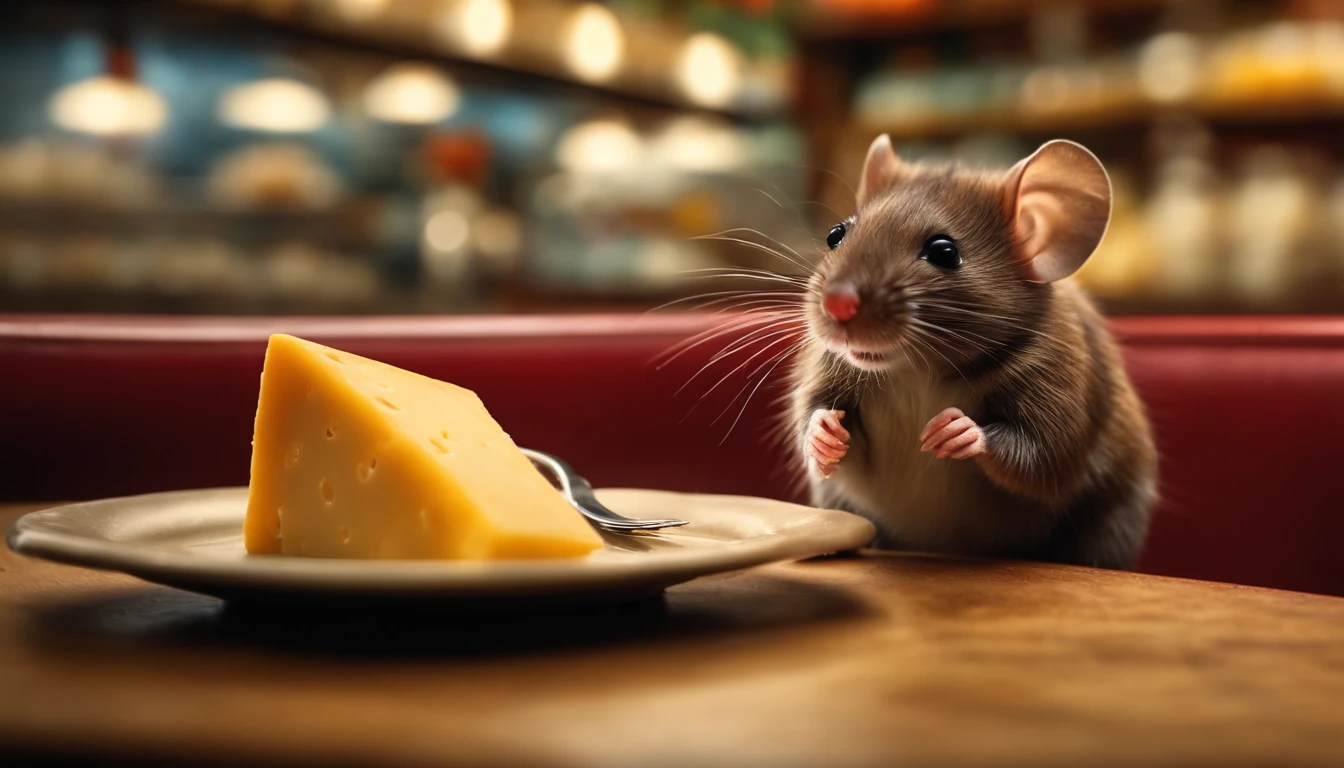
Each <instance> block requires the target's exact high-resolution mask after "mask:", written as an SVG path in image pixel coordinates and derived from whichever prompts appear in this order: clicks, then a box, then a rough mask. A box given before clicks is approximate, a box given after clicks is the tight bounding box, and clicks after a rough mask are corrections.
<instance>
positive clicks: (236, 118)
mask: <svg viewBox="0 0 1344 768" xmlns="http://www.w3.org/2000/svg"><path fill="white" fill-rule="evenodd" d="M330 114H331V107H330V106H328V104H327V99H326V97H325V96H323V95H322V94H321V93H320V92H319V91H318V90H317V89H316V88H313V87H312V86H310V85H305V84H303V83H300V82H298V81H297V80H284V79H280V78H273V79H269V80H257V81H255V82H251V83H246V84H244V85H239V86H237V87H234V88H231V89H230V90H229V91H227V92H226V93H225V94H224V96H223V98H222V99H220V102H219V119H220V120H221V121H223V122H224V123H225V124H227V125H231V126H233V127H235V128H244V129H247V130H253V131H268V132H271V133H304V132H308V131H315V130H317V129H318V128H321V127H322V125H323V124H324V123H326V122H327V117H328V116H329V115H330Z"/></svg>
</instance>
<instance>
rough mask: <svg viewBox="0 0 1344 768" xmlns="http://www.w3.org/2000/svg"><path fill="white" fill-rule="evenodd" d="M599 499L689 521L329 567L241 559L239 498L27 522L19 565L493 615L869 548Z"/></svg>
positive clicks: (834, 522) (860, 522) (773, 515)
mask: <svg viewBox="0 0 1344 768" xmlns="http://www.w3.org/2000/svg"><path fill="white" fill-rule="evenodd" d="M598 497H599V498H600V499H601V501H602V502H603V503H604V504H606V505H607V506H609V507H611V508H612V509H613V510H615V511H617V512H619V513H621V514H624V515H626V516H628V517H634V518H641V519H651V518H667V517H675V518H681V519H683V520H690V521H691V523H690V524H689V525H687V526H685V527H682V528H673V529H668V530H666V531H663V532H659V533H656V534H652V535H650V534H641V535H637V536H628V535H610V536H607V537H606V546H605V547H604V548H603V549H600V550H598V551H596V552H594V553H592V554H591V555H589V556H587V557H584V558H577V559H573V560H568V559H567V560H511V561H490V562H460V561H442V560H438V561H423V560H421V561H414V560H336V559H318V558H300V557H283V556H278V555H249V554H247V553H246V552H245V551H244V550H243V541H242V525H243V515H244V510H245V509H246V505H247V489H246V488H220V489H209V490H199V491H178V492H172V493H156V494H150V495H145V496H131V497H127V498H119V499H105V500H102V501H92V502H85V503H80V504H72V505H69V506H64V507H57V508H55V509H48V510H44V511H41V512H33V513H31V514H28V515H24V516H23V517H21V518H19V519H18V520H17V521H15V523H14V525H13V527H11V528H10V531H9V537H8V538H9V546H10V548H11V549H13V550H14V551H15V552H19V553H21V554H25V555H31V556H34V557H43V558H47V559H50V560H55V561H58V562H63V563H69V564H72V565H81V566H86V567H90V568H101V569H106V570H114V571H122V572H125V573H129V574H132V575H134V576H138V577H140V578H142V579H146V580H148V581H153V582H157V583H160V584H167V585H169V586H173V587H179V588H182V589H188V590H192V591H194V592H202V593H205V594H209V595H216V596H219V597H224V598H229V599H236V600H248V601H295V600H298V601H309V600H318V601H321V600H329V599H333V598H339V599H341V600H350V599H352V598H353V599H358V598H376V599H378V600H379V601H382V600H387V599H394V600H395V599H413V600H424V599H431V600H446V601H479V600H484V601H488V602H498V601H500V600H501V599H502V598H509V599H510V600H513V599H542V600H546V599H552V600H553V599H557V598H559V599H561V600H565V599H574V598H579V599H593V598H598V599H607V598H628V597H634V596H638V595H645V594H650V593H656V592H658V591H659V590H662V589H663V588H665V587H668V586H671V585H673V584H677V583H680V582H683V581H688V580H690V579H694V578H696V577H699V576H705V575H708V574H712V573H721V572H724V571H731V570H736V569H739V568H747V567H750V566H754V565H762V564H764V563H769V562H774V561H778V560H795V559H802V558H806V557H812V556H816V555H823V554H828V553H832V552H838V551H843V550H848V549H854V548H857V547H860V546H863V545H864V544H867V543H868V542H869V541H870V540H871V539H872V538H873V535H874V530H873V526H872V524H871V523H869V522H868V521H867V520H864V519H862V518H860V517H857V516H855V515H851V514H848V513H846V512H839V511H835V510H825V509H814V508H812V507H804V506H799V505H796V504H787V503H784V502H780V501H772V500H769V499H761V498H753V497H744V496H711V495H692V494H680V493H671V492H667V491H647V490H630V489H610V490H602V491H598Z"/></svg>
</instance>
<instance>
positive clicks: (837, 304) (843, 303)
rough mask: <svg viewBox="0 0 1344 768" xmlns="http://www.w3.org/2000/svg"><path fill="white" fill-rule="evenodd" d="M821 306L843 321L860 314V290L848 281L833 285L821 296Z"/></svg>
mask: <svg viewBox="0 0 1344 768" xmlns="http://www.w3.org/2000/svg"><path fill="white" fill-rule="evenodd" d="M821 308H822V309H824V310H826V314H828V315H830V316H831V317H833V318H835V319H836V320H839V321H840V322H842V323H843V322H845V321H846V320H850V319H852V318H853V317H854V316H855V315H857V314H859V292H858V291H857V290H856V289H855V288H854V286H852V285H849V284H848V283H844V284H841V285H832V286H830V287H828V288H827V289H826V293H825V294H824V295H823V296H822V297H821Z"/></svg>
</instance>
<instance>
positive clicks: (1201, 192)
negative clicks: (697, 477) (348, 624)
mask: <svg viewBox="0 0 1344 768" xmlns="http://www.w3.org/2000/svg"><path fill="white" fill-rule="evenodd" d="M0 22H2V23H0V66H3V71H4V73H5V75H4V77H3V78H0V99H2V100H3V104H4V109H3V110H0V311H21V312H146V313H156V312H165V313H166V312H174V313H202V314H203V313H210V314H262V313H266V314H307V313H321V314H365V313H397V314H401V313H431V312H432V313H465V312H531V311H574V312H581V311H592V310H599V309H611V308H616V307H620V308H627V309H640V308H649V307H653V306H656V305H660V304H663V303H665V302H669V301H675V300H677V299H679V298H682V297H686V296H692V295H697V294H705V293H711V292H714V291H717V290H720V289H721V288H723V287H725V286H726V287H731V288H737V287H742V283H743V280H740V279H737V278H733V277H731V276H723V275H719V276H712V277H707V276H709V275H713V274H714V273H709V272H696V270H707V269H712V268H718V267H742V268H748V269H753V268H754V269H770V270H777V271H782V272H790V271H793V272H798V271H801V270H802V269H803V267H799V266H795V265H793V264H791V263H790V262H789V261H787V260H784V259H781V258H779V257H777V256H776V255H774V254H771V253H769V252H767V250H766V249H762V248H754V247H752V246H751V245H749V244H747V243H741V242H735V241H734V240H736V239H741V240H746V241H749V242H751V243H757V244H759V245H762V246H767V247H768V248H773V249H776V250H779V251H782V252H783V253H785V254H789V250H790V249H792V250H793V251H796V252H797V253H798V254H800V255H801V257H802V258H803V259H804V260H808V259H812V258H815V256H816V255H817V254H819V252H820V247H821V243H820V238H822V237H824V235H825V233H826V231H827V229H829V227H830V226H831V225H832V224H833V223H834V222H836V221H837V220H839V219H840V218H843V217H844V216H846V215H848V214H849V213H850V212H851V210H852V206H853V202H852V194H851V192H850V191H849V190H850V188H851V187H852V185H853V184H854V180H855V177H856V176H857V173H858V169H859V166H860V163H861V162H862V158H863V154H864V152H865V150H866V149H867V146H868V143H869V142H870V141H871V139H872V138H873V137H874V136H875V135H876V134H878V133H881V132H889V133H891V135H892V138H893V140H894V142H895V144H896V146H897V149H898V151H900V152H901V153H902V155H904V156H906V157H909V158H912V159H919V158H941V159H949V158H955V159H960V160H962V161H964V162H967V163H971V164H986V165H1008V164H1011V163H1012V162H1015V161H1016V160H1017V159H1019V158H1020V157H1022V156H1024V155H1026V154H1029V153H1030V152H1031V151H1032V150H1033V149H1034V148H1035V147H1036V146H1038V145H1039V144H1040V142H1041V141H1043V140H1045V139H1048V138H1054V137H1064V138H1071V139H1074V140H1077V141H1080V142H1082V143H1084V144H1086V145H1087V146H1088V147H1089V148H1091V149H1092V150H1093V151H1095V152H1096V153H1097V154H1098V155H1099V156H1100V157H1101V158H1102V160H1103V161H1104V162H1105V163H1106V165H1107V167H1108V168H1109V170H1110V171H1111V174H1112V177H1113V181H1114V184H1115V193H1116V198H1115V210H1114V219H1113V223H1112V226H1111V229H1110V232H1109V233H1108V235H1107V238H1106V240H1105V242H1104V243H1103V244H1102V248H1101V250H1100V251H1099V252H1098V254H1097V255H1096V256H1095V257H1094V259H1093V260H1092V261H1091V262H1090V263H1089V264H1088V265H1087V266H1086V267H1085V268H1084V271H1083V272H1082V273H1081V274H1080V276H1079V279H1080V280H1083V281H1084V282H1085V283H1086V284H1087V285H1088V286H1089V287H1090V288H1091V289H1092V290H1093V291H1094V292H1095V294H1096V295H1098V297H1099V298H1101V299H1102V301H1103V303H1104V304H1105V306H1106V308H1107V309H1108V310H1109V311H1111V312H1112V313H1116V314H1123V313H1140V312H1170V313H1203V312H1232V313H1270V312H1273V313H1283V312H1287V313H1320V312H1341V311H1344V132H1341V131H1340V127H1341V126H1344V2H1338V1H1337V0H1315V1H1314V2H1312V1H1308V0H1049V1H1046V0H1041V1H1039V2H1032V1H1030V0H698V1H695V2H670V1H669V0H611V1H610V2H569V1H566V0H102V1H99V0H41V1H35V2H21V1H19V0H10V2H7V3H5V4H4V8H3V10H0ZM728 230H732V231H730V232H727V234H726V235H725V237H727V238H730V239H706V238H704V236H706V235H713V234H716V233H724V232H725V231H728ZM751 230H754V231H751ZM772 241H773V242H772ZM789 255H790V256H791V255H792V254H789ZM747 285H748V286H749V285H750V283H747Z"/></svg>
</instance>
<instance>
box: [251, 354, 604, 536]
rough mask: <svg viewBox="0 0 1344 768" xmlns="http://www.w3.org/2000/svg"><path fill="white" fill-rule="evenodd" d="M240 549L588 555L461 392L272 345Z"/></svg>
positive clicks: (558, 498)
mask: <svg viewBox="0 0 1344 768" xmlns="http://www.w3.org/2000/svg"><path fill="white" fill-rule="evenodd" d="M243 541H244V545H245V547H246V549H247V551H248V552H249V553H252V554H285V555H302V556H309V557H340V558H369V559H373V558H379V559H381V558H389V559H391V558H396V559H430V558H448V559H473V560H485V559H497V558H544V557H577V556H582V555H585V554H587V553H589V552H591V551H593V550H594V549H597V548H599V547H601V546H602V540H601V537H600V536H598V534H597V533H596V531H594V530H593V528H592V527H591V526H590V525H589V524H588V523H587V522H586V521H585V520H584V519H583V518H582V517H581V516H580V515H579V513H578V512H577V511H576V510H575V509H574V508H573V507H571V506H570V504H569V502H568V501H566V500H565V498H564V496H562V495H561V494H560V492H559V491H558V490H556V489H555V488H554V487H553V486H552V485H551V484H550V482H548V481H547V480H546V478H544V477H543V476H542V475H541V473H540V472H539V471H538V470H537V469H536V468H535V467H534V466H533V465H532V462H531V461H529V460H528V458H527V457H526V456H524V455H523V454H522V452H521V451H519V450H518V447H517V446H516V445H515V444H514V443H513V440H512V439H510V437H509V436H508V434H506V433H505V432H504V430H503V429H501V428H500V426H499V424H498V423H496V422H495V420H494V419H493V418H492V417H491V416H490V414H489V412H488V411H487V410H486V409H485V405H484V404H483V403H482V402H481V400H480V398H479V397H477V396H476V394H475V393H473V392H471V391H470V390H467V389H463V388H462V387H457V386H454V385H452V384H448V383H445V382H442V381H437V380H435V379H430V378H428V377H425V376H421V375H419V374H415V373H412V372H410V371H405V370H402V369H400V368H395V367H393V366H390V365H386V364H384V363H379V362H377V361H374V360H369V359H367V358H363V357H359V356H357V355H352V354H349V353H346V352H341V351H339V350H335V349H332V348H329V347H325V346H322V345H320V344H315V343H313V342H309V341H305V340H303V339H299V338H295V337H293V336H287V335H283V334H277V335H274V336H272V337H271V339H270V343H269V344H268V345H267V349H266V362H265V367H264V370H263V373H262V377H261V394H260V397H259V398H258V403H257V418H256V428H255V435H254V438H253V441H252V479H251V483H250V485H249V489H248V502H247V516H246V519H245V521H244V524H243Z"/></svg>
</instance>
